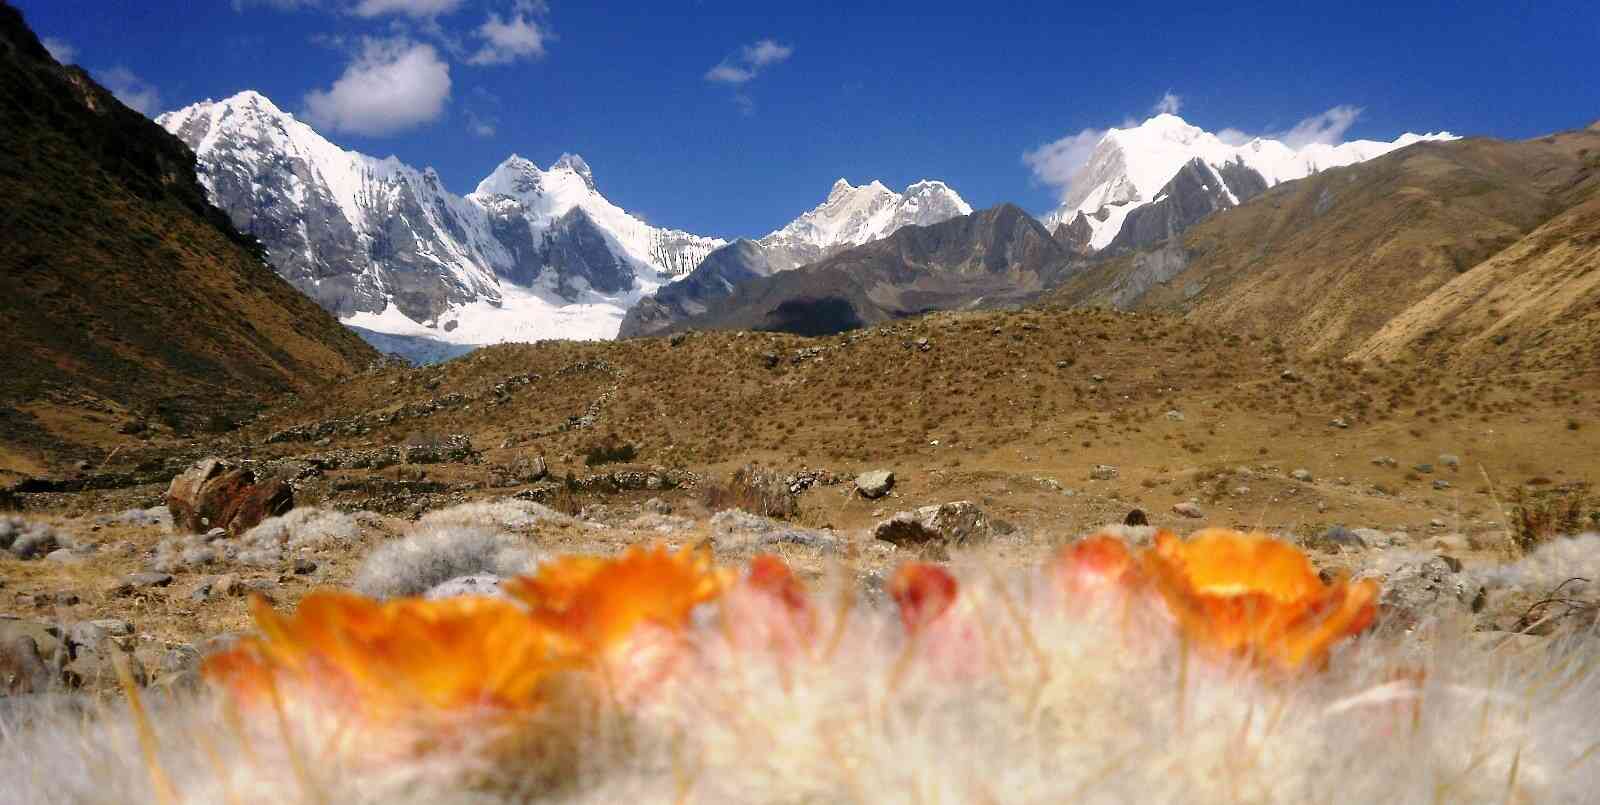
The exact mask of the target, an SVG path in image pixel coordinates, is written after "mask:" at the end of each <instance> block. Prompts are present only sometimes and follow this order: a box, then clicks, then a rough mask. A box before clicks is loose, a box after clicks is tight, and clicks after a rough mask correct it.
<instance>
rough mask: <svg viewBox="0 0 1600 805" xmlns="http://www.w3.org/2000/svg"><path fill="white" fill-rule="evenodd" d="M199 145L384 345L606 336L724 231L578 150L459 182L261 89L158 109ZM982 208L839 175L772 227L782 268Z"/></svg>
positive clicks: (213, 186) (258, 226)
mask: <svg viewBox="0 0 1600 805" xmlns="http://www.w3.org/2000/svg"><path fill="white" fill-rule="evenodd" d="M157 122H158V123H159V124H161V125H162V126H163V127H165V128H166V129H167V130H168V131H170V132H172V133H173V134H175V135H177V136H178V137H179V138H181V139H182V140H183V141H184V142H186V143H187V144H188V145H189V146H190V147H191V148H193V149H194V151H195V153H196V155H197V157H198V159H199V165H200V178H201V181H202V183H204V184H205V186H206V188H207V190H208V191H209V192H210V196H211V199H212V200H213V201H214V202H215V203H216V204H217V205H218V206H219V207H221V208H222V209H224V210H225V211H227V212H228V214H229V216H230V217H231V218H232V220H233V223H234V225H235V226H237V227H238V228H239V229H241V230H242V231H245V232H248V233H250V234H253V235H255V236H256V237H258V238H259V239H260V240H261V242H262V243H263V245H264V246H265V247H266V250H267V255H268V259H269V260H271V261H272V263H273V264H274V265H275V266H276V267H277V268H278V270H279V272H280V273H281V274H283V275H284V277H286V278H287V279H288V280H289V281H290V282H292V283H293V284H294V285H295V286H296V287H298V288H300V289H301V290H303V291H304V292H305V293H306V294H307V295H308V296H310V297H312V298H313V299H315V300H316V301H317V302H318V303H319V304H321V305H322V306H323V307H324V308H327V309H328V310H329V311H331V312H333V313H335V314H336V315H338V316H339V317H340V318H341V319H342V320H343V321H344V322H345V323H346V324H348V325H350V326H352V327H355V328H356V329H357V331H358V332H360V333H362V334H363V335H364V336H365V337H367V338H368V339H369V340H371V341H373V342H374V343H375V344H378V345H379V346H380V347H382V348H384V349H385V350H387V351H398V352H402V353H405V354H408V355H410V356H412V357H421V358H424V359H427V358H437V357H447V356H448V355H450V354H455V353H457V352H460V351H465V350H467V349H470V348H471V347H472V346H475V345H480V344H487V343H496V342H500V341H531V340H537V339H539V338H549V337H563V338H610V337H613V336H615V335H616V334H617V329H618V326H619V323H620V320H621V318H622V315H623V312H624V311H625V310H626V309H627V308H629V307H630V306H632V305H633V304H634V303H635V302H636V301H637V300H638V299H640V298H641V297H643V296H645V295H647V294H649V293H650V292H652V291H654V290H656V289H657V288H659V287H661V286H662V285H663V284H665V283H668V282H671V281H672V280H674V279H677V278H680V277H683V276H685V275H687V274H689V273H690V271H692V270H693V269H694V268H695V267H696V266H698V265H699V264H700V263H701V262H702V261H703V260H704V259H705V257H706V256H707V255H708V254H710V253H711V252H712V251H714V250H716V249H717V248H719V247H722V246H724V245H726V241H724V240H722V239H720V238H714V237H706V236H701V235H695V234H692V233H688V232H683V231H680V230H675V229H667V228H662V227H655V226H651V225H650V224H647V223H645V222H644V221H643V220H641V219H639V218H638V217H636V216H633V215H631V214H629V213H628V212H626V211H625V210H623V209H621V208H620V207H618V206H616V205H615V204H612V203H611V202H610V201H609V200H607V199H606V198H605V196H604V195H602V194H601V193H600V190H599V188H598V186H597V185H596V183H595V178H594V173H593V172H592V170H591V169H590V167H589V165H588V163H587V162H585V161H584V160H583V158H582V157H579V156H576V155H572V154H568V155H563V156H562V157H561V158H560V159H558V160H556V162H555V163H553V164H552V165H551V166H550V167H549V168H540V167H539V166H538V165H536V164H534V163H533V162H531V161H529V160H527V159H524V158H522V157H520V156H516V155H513V156H511V157H510V158H508V159H506V160H505V161H504V162H502V163H501V164H500V165H499V166H498V167H497V168H495V170H494V171H493V172H492V173H491V174H490V175H489V176H488V177H486V178H485V179H484V180H483V181H482V182H480V183H479V184H478V186H477V188H476V189H475V190H474V191H473V192H472V193H469V194H467V195H465V196H457V195H455V194H453V193H451V192H449V191H448V190H447V189H445V188H444V187H443V184H442V183H441V181H440V179H439V176H438V174H437V173H435V172H433V171H432V170H431V169H424V170H417V169H416V168H413V167H411V166H409V165H406V164H404V163H402V162H400V161H399V160H398V159H395V158H394V157H389V158H387V159H379V158H376V157H371V156H367V155H365V154H360V153H357V152H354V151H349V150H345V149H343V148H340V147H339V146H337V145H334V144H333V143H331V142H329V141H328V140H327V139H326V138H324V137H322V136H321V135H320V134H318V133H317V132H316V131H315V130H313V129H312V128H311V127H310V126H308V125H306V124H305V123H303V122H301V121H299V120H297V119H295V117H294V116H293V115H291V114H289V113H287V112H284V111H283V110H282V109H280V108H278V107H277V106H276V105H275V104H273V103H272V101H270V100H269V99H267V98H266V97H265V96H263V95H261V94H259V93H256V92H241V93H239V94H237V95H234V96H233V97H230V98H227V99H224V100H221V101H209V100H208V101H204V102H202V103H197V104H194V105H192V106H189V107H186V108H184V109H180V110H177V111H174V112H168V113H166V114H163V115H161V116H160V117H158V118H157ZM970 211H971V207H969V206H968V205H967V204H966V202H965V201H963V200H962V199H961V197H960V196H959V195H957V194H956V193H955V192H954V191H953V190H951V189H950V188H948V187H947V186H945V185H944V184H943V183H941V182H919V183H917V184H914V185H912V186H911V187H909V188H907V190H906V192H905V193H903V194H902V193H896V192H894V191H891V190H889V189H888V188H886V187H884V186H883V185H882V184H881V183H879V182H875V181H874V182H871V183H869V184H867V185H864V186H861V187H855V186H852V185H851V184H850V183H849V182H847V181H845V180H843V179H840V180H839V181H838V182H836V183H835V184H834V186H833V189H832V191H831V192H830V193H829V195H828V198H827V200H826V201H824V202H823V203H822V204H821V205H819V206H818V207H817V208H816V209H814V210H811V211H810V212H807V213H805V214H804V215H802V216H800V217H799V218H797V219H796V220H795V221H793V222H791V223H790V224H788V225H787V226H785V227H783V228H782V229H779V230H778V231H775V232H773V233H771V234H770V235H768V236H766V237H764V238H762V239H761V241H760V243H761V244H762V248H763V249H765V250H766V251H767V252H768V253H769V254H770V256H771V260H772V263H773V265H774V266H775V267H776V268H778V269H784V268H794V267H797V266H799V265H802V264H804V263H808V262H811V261H813V260H816V259H820V258H822V257H825V256H827V255H830V254H833V253H836V252H837V251H839V250H840V249H843V248H847V247H849V246H853V245H857V244H860V243H865V242H867V241H869V240H873V239H875V238H878V237H882V236H883V235H886V234H888V233H890V232H892V231H894V230H895V229H897V228H899V227H900V226H903V225H905V224H907V223H932V222H934V221H938V220H942V219H944V218H948V217H951V216H954V215H961V214H965V213H967V212H970Z"/></svg>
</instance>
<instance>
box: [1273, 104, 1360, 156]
mask: <svg viewBox="0 0 1600 805" xmlns="http://www.w3.org/2000/svg"><path fill="white" fill-rule="evenodd" d="M1361 112H1362V109H1361V107H1359V106H1351V105H1349V104H1343V105H1340V106H1335V107H1333V108H1332V109H1329V110H1328V111H1326V112H1323V113H1322V114H1318V115H1312V116H1311V117H1308V118H1306V119H1305V120H1302V121H1300V122H1299V123H1296V124H1294V128H1292V129H1289V130H1288V131H1286V132H1284V133H1282V134H1277V135H1273V136H1274V137H1275V138H1277V139H1281V140H1283V144H1284V145H1287V146H1289V147H1290V148H1297V149H1298V148H1304V147H1306V146H1308V145H1311V144H1313V143H1322V144H1325V145H1333V144H1336V143H1339V142H1341V141H1343V140H1344V133H1345V132H1347V131H1349V130H1350V127H1351V126H1354V125H1355V123H1356V118H1358V117H1361Z"/></svg>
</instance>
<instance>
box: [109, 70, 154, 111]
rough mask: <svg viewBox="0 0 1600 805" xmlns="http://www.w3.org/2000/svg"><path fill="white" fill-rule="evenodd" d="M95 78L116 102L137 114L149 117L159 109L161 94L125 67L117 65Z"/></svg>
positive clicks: (152, 85)
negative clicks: (120, 102)
mask: <svg viewBox="0 0 1600 805" xmlns="http://www.w3.org/2000/svg"><path fill="white" fill-rule="evenodd" d="M95 77H96V78H97V79H99V81H100V83H101V84H103V85H105V88H106V89H109V90H111V94H112V95H115V96H117V100H119V101H122V103H123V104H124V105H126V106H127V107H128V108H129V109H132V110H134V111H136V112H138V113H139V114H142V115H144V116H146V117H149V116H151V115H154V114H155V113H156V112H157V111H159V110H160V109H161V92H160V91H159V90H157V89H156V87H155V85H154V84H151V83H150V82H148V81H146V80H144V79H142V78H140V77H139V76H137V75H135V74H134V72H133V71H132V70H129V69H128V68H126V67H123V66H121V65H118V66H116V67H113V68H111V69H110V70H106V71H104V72H101V73H98V74H97V75H96V76H95Z"/></svg>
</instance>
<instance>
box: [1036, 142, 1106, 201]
mask: <svg viewBox="0 0 1600 805" xmlns="http://www.w3.org/2000/svg"><path fill="white" fill-rule="evenodd" d="M1105 136H1106V130H1105V129H1084V130H1082V131H1080V132H1078V133H1077V134H1068V135H1067V136H1065V137H1062V138H1061V139H1059V140H1056V141H1054V142H1048V143H1045V144H1044V145H1041V146H1039V147H1038V148H1035V149H1033V150H1031V151H1027V152H1024V153H1023V155H1022V162H1023V164H1025V165H1027V166H1028V168H1029V169H1030V170H1032V171H1033V178H1034V180H1035V181H1037V182H1039V183H1040V184H1044V185H1047V186H1050V187H1056V188H1059V189H1060V190H1061V197H1062V198H1063V199H1065V198H1066V197H1067V195H1068V193H1069V192H1070V191H1071V189H1072V183H1073V181H1074V179H1075V178H1076V177H1077V175H1078V171H1080V170H1081V169H1082V168H1083V166H1084V164H1085V163H1087V162H1088V161H1089V157H1090V156H1091V155H1093V154H1094V147H1095V146H1096V145H1099V144H1100V139H1101V138H1103V137H1105Z"/></svg>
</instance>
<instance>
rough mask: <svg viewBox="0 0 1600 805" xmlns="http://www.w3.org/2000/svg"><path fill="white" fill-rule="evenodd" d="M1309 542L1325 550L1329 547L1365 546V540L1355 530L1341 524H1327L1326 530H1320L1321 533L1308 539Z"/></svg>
mask: <svg viewBox="0 0 1600 805" xmlns="http://www.w3.org/2000/svg"><path fill="white" fill-rule="evenodd" d="M1310 543H1311V545H1312V546H1313V547H1318V548H1323V549H1325V550H1326V549H1330V548H1344V547H1349V548H1365V547H1367V543H1366V540H1363V539H1362V538H1361V535H1360V534H1357V533H1356V532H1355V531H1352V530H1350V529H1348V528H1345V527H1344V526H1342V525H1335V526H1329V527H1328V530H1326V531H1324V532H1322V534H1320V535H1318V536H1316V537H1313V538H1312V539H1311V540H1310Z"/></svg>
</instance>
